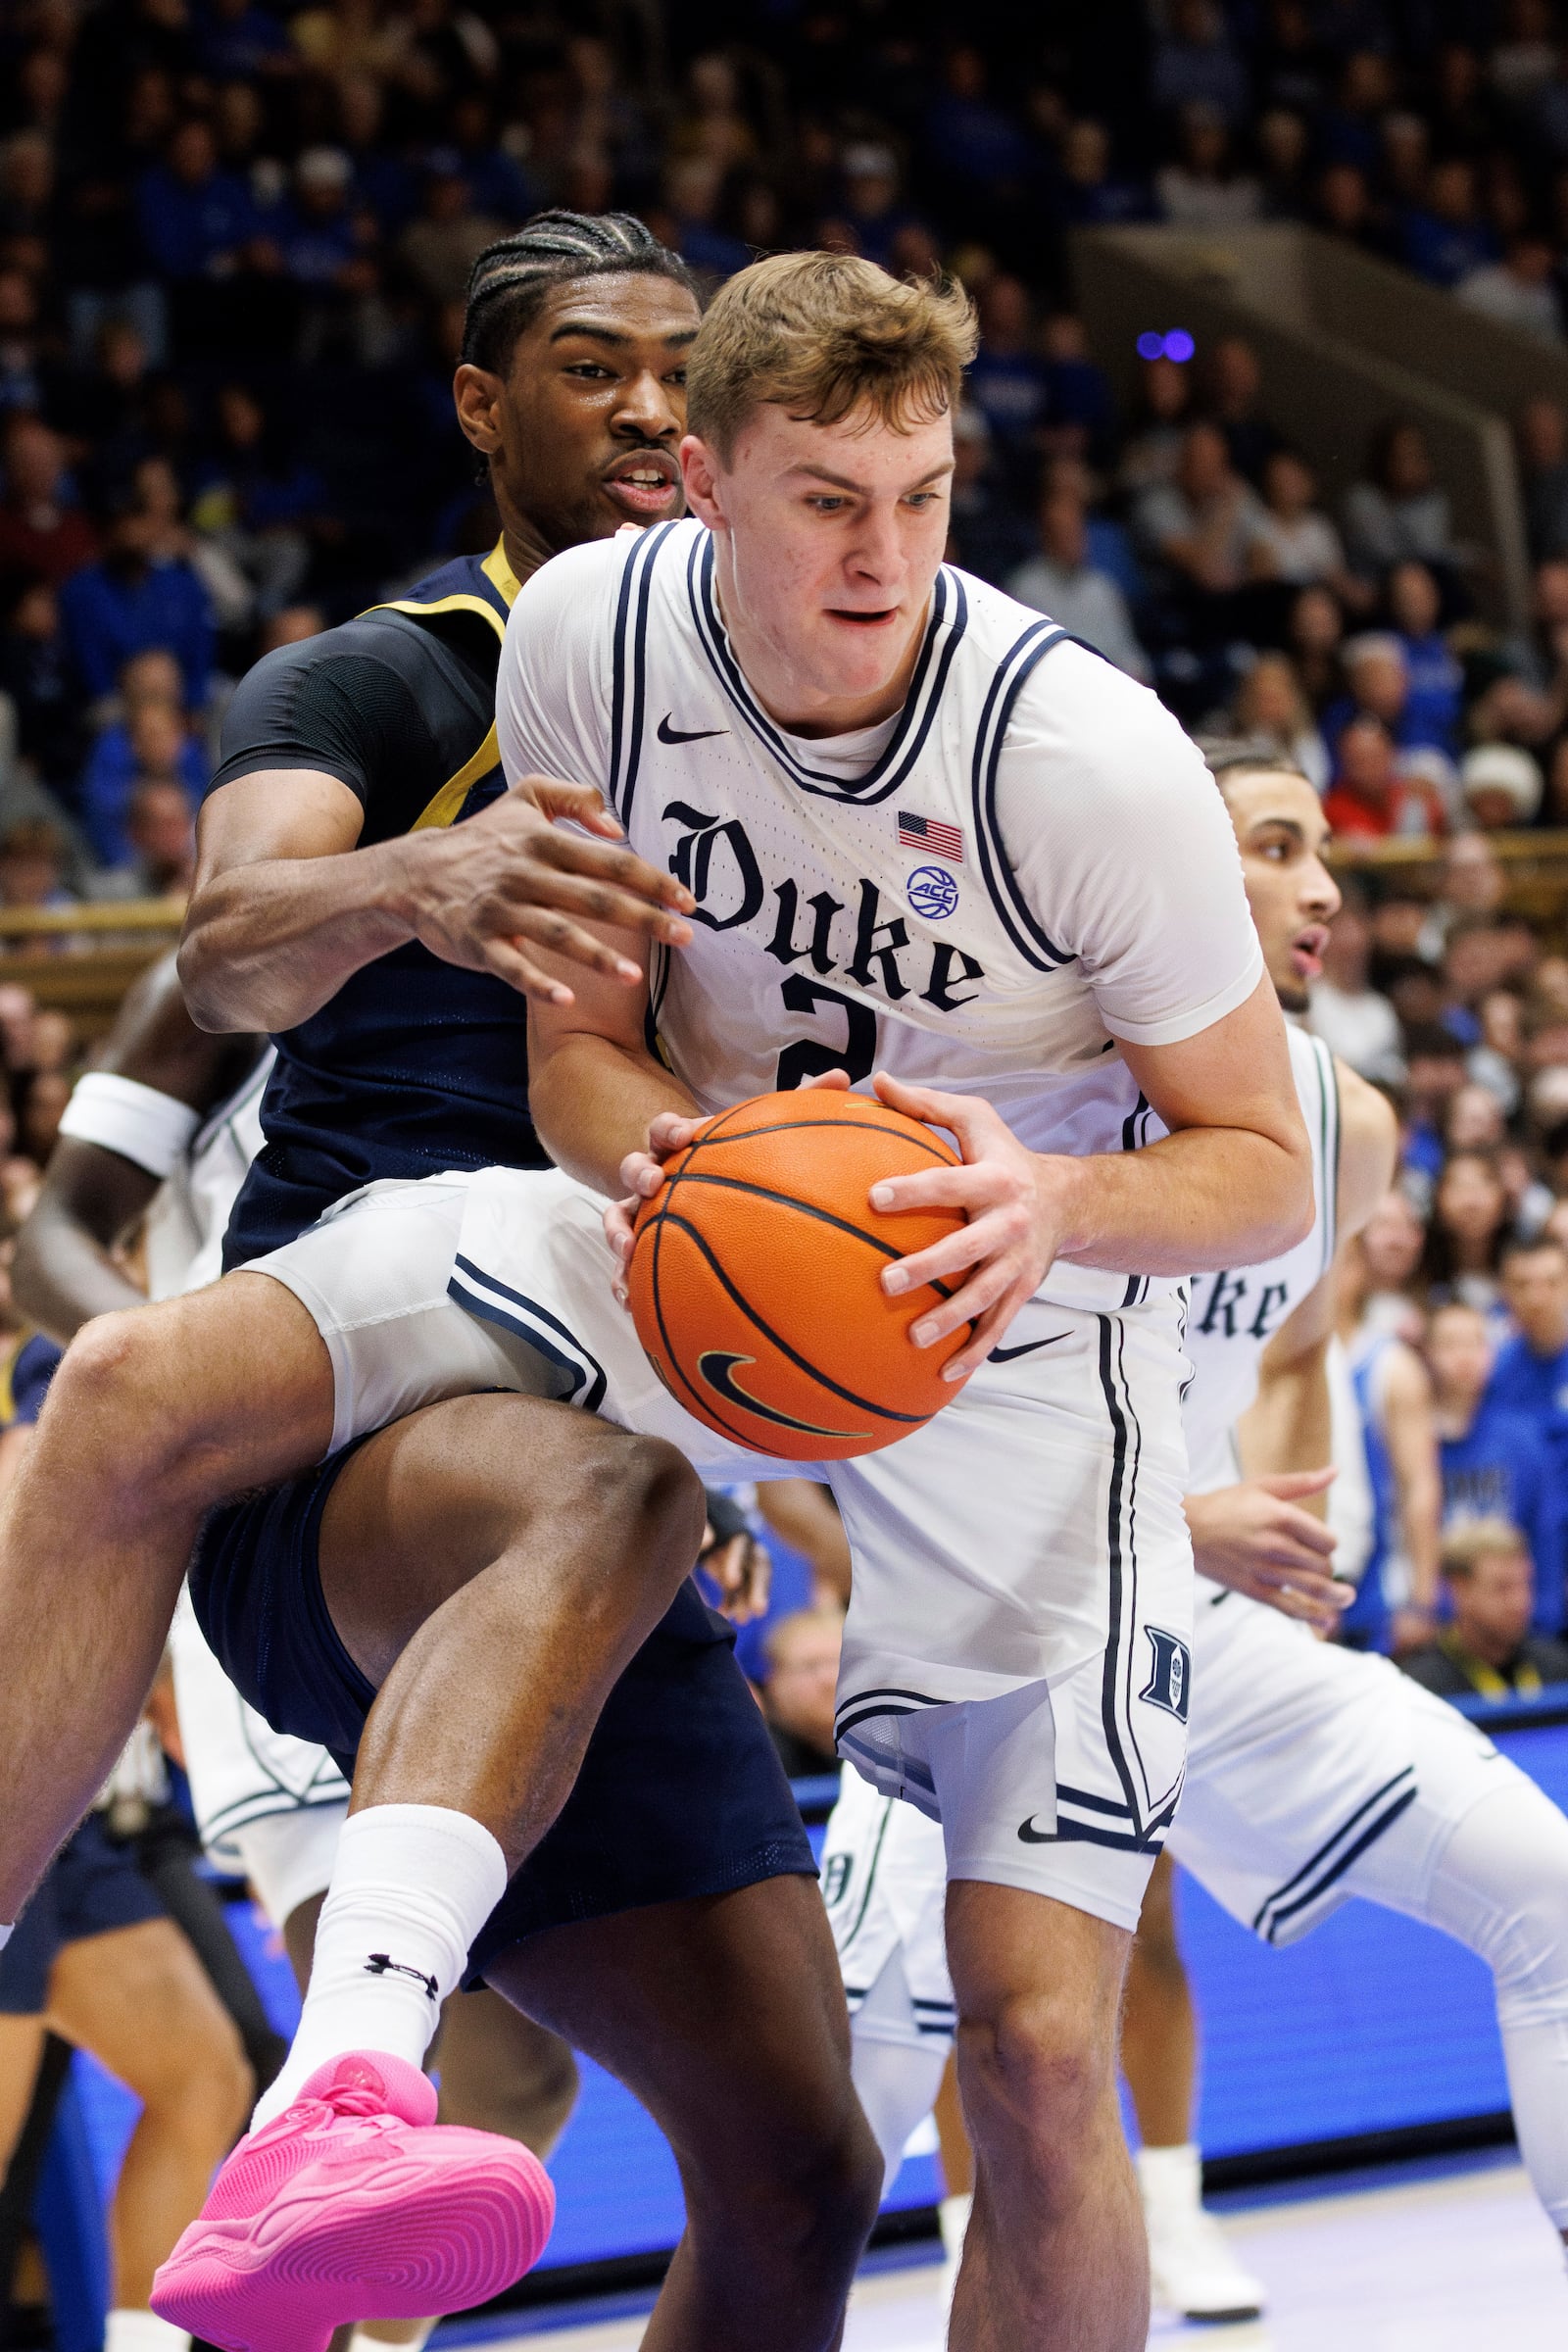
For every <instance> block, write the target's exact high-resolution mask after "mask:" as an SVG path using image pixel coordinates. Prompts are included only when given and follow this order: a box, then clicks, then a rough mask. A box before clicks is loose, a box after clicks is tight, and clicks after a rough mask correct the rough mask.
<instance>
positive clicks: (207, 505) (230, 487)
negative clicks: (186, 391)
mask: <svg viewBox="0 0 1568 2352" xmlns="http://www.w3.org/2000/svg"><path fill="white" fill-rule="evenodd" d="M217 410H218V448H217V450H216V452H215V454H214V456H213V458H212V459H211V460H210V461H209V463H208V465H207V466H206V467H205V468H204V470H203V478H202V482H201V486H200V489H199V491H198V494H197V497H196V500H195V503H194V505H193V507H192V510H191V520H192V523H193V524H194V526H195V527H196V529H197V531H198V532H199V533H200V534H201V536H202V537H203V538H205V539H206V540H207V541H208V542H209V543H210V544H212V545H215V546H217V547H218V548H220V549H221V550H222V552H223V553H224V554H225V555H226V556H227V557H228V558H229V560H230V561H231V562H232V563H233V564H235V565H236V566H237V567H238V569H239V570H240V571H241V572H242V573H243V574H244V576H245V578H246V579H247V580H248V581H249V582H250V584H251V586H252V588H253V589H254V591H255V594H254V603H253V609H254V612H255V614H256V617H257V618H258V619H259V620H268V619H270V617H271V616H272V614H273V613H279V612H281V611H282V610H283V608H284V607H285V606H286V605H288V604H289V603H290V602H291V601H292V599H293V598H294V597H295V596H296V595H297V593H298V591H299V589H300V588H301V586H302V585H303V583H304V580H305V577H306V574H307V573H308V571H309V570H310V565H311V552H312V551H311V537H310V533H311V531H312V528H313V527H314V526H315V525H317V524H318V523H319V520H320V519H321V518H322V516H323V515H324V511H325V508H326V505H327V495H328V494H327V489H326V484H325V482H324V480H323V479H322V477H321V475H320V473H319V472H318V470H317V469H316V468H315V467H314V466H307V465H306V464H304V463H303V461H302V460H301V459H299V458H298V457H297V456H296V457H291V456H289V455H288V454H286V444H284V443H283V442H282V441H281V437H280V436H279V435H277V434H276V433H275V432H273V431H272V430H271V429H270V421H269V417H268V414H267V411H266V410H265V409H264V407H263V406H262V403H261V402H260V400H258V399H257V397H256V395H255V394H254V393H253V392H252V391H251V390H250V388H249V387H248V386H247V385H244V384H237V383H231V384H225V385H223V386H222V388H221V391H220V392H219V395H218V401H217Z"/></svg>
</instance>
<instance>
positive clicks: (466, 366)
mask: <svg viewBox="0 0 1568 2352" xmlns="http://www.w3.org/2000/svg"><path fill="white" fill-rule="evenodd" d="M501 391H502V385H501V378H500V376H499V375H492V374H491V373H490V370H489V369H488V368H475V367H474V366H472V364H471V363H470V362H469V361H467V360H465V361H464V362H463V365H462V366H461V367H460V368H459V369H458V372H457V374H456V375H455V376H454V377H453V379H452V399H453V404H454V406H455V407H456V409H457V412H458V422H459V424H461V425H462V427H463V429H464V432H465V433H466V435H467V437H468V439H469V440H470V441H471V442H472V443H473V446H474V448H475V449H477V450H481V451H482V452H483V453H484V455H485V456H486V457H487V458H493V457H494V456H495V454H496V452H497V450H499V448H500V447H501V417H500V405H501Z"/></svg>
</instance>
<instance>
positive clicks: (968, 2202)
mask: <svg viewBox="0 0 1568 2352" xmlns="http://www.w3.org/2000/svg"><path fill="white" fill-rule="evenodd" d="M973 2209H974V2199H973V2197H972V2196H963V2197H944V2198H943V2200H942V2202H941V2204H940V2205H939V2206H938V2207H937V2220H938V2222H939V2223H940V2225H941V2229H942V2251H943V2254H944V2255H945V2256H946V2258H947V2260H948V2261H949V2262H950V2263H951V2264H952V2265H953V2267H954V2269H955V2270H956V2268H957V2265H958V2257H959V2255H960V2254H961V2253H962V2252H963V2240H964V2235H965V2233H966V2231H967V2229H968V2228H969V2215H970V2213H971V2212H972V2211H973Z"/></svg>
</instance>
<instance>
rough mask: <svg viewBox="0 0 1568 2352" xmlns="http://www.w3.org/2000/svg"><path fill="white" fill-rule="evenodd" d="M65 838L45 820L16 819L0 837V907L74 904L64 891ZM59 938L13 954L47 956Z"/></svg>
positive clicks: (31, 944)
mask: <svg viewBox="0 0 1568 2352" xmlns="http://www.w3.org/2000/svg"><path fill="white" fill-rule="evenodd" d="M66 855H67V852H66V838H65V835H64V834H63V833H62V832H61V831H60V829H59V827H58V826H57V825H52V824H50V823H49V821H48V819H47V818H46V817H39V816H25V817H19V818H18V819H17V820H16V822H15V823H13V824H10V825H7V827H6V829H5V831H4V832H3V833H0V907H72V906H73V905H74V904H75V902H74V900H73V898H72V895H71V893H70V891H69V890H68V889H67V888H66ZM64 944H65V943H64V940H63V939H61V938H58V937H56V938H40V939H37V940H29V941H27V942H25V944H23V945H22V946H21V947H20V948H19V949H18V950H17V951H16V952H17V953H20V954H21V955H24V956H27V955H47V954H49V953H50V952H51V951H52V950H54V949H57V948H59V947H61V946H63V945H64Z"/></svg>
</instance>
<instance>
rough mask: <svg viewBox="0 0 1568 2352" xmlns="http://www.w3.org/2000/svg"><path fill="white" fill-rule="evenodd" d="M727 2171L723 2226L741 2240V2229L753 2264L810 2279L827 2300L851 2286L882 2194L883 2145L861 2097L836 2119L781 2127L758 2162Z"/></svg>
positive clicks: (788, 2278)
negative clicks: (742, 2208) (738, 2204)
mask: <svg viewBox="0 0 1568 2352" xmlns="http://www.w3.org/2000/svg"><path fill="white" fill-rule="evenodd" d="M726 2172H727V2179H726V2182H725V2184H724V2187H723V2192H722V2193H723V2199H724V2203H725V2204H726V2206H727V2207H728V2209H729V2210H728V2215H727V2218H726V2222H725V2229H726V2232H727V2233H729V2234H730V2235H731V2237H732V2241H733V2242H734V2243H735V2244H736V2246H737V2247H738V2245H739V2242H740V2235H741V2233H742V2232H743V2231H744V2234H745V2237H746V2240H747V2254H746V2260H747V2264H748V2267H749V2268H751V2269H753V2270H757V2269H758V2268H760V2267H762V2268H765V2269H767V2270H770V2271H773V2272H776V2273H777V2274H778V2276H779V2278H780V2280H781V2281H782V2282H785V2283H787V2284H791V2285H793V2284H794V2283H796V2282H798V2281H800V2280H801V2279H804V2278H810V2279H813V2280H814V2281H815V2282H816V2283H817V2284H818V2285H819V2286H820V2287H821V2288H822V2289H823V2291H824V2293H825V2294H826V2295H827V2296H828V2298H829V2299H830V2300H831V2299H832V2298H833V2297H835V2296H836V2295H837V2294H838V2293H839V2292H840V2291H841V2290H842V2289H843V2288H847V2286H848V2284H849V2281H850V2278H852V2277H853V2275H854V2271H855V2267H856V2264H857V2263H858V2260H859V2258H860V2254H861V2251H862V2249H863V2247H864V2245H865V2241H866V2239H867V2237H869V2235H870V2233H871V2225H872V2223H873V2222H874V2221H875V2220H876V2216H877V2208H878V2206H879V2205H880V2203H881V2199H882V2180H883V2163H882V2152H881V2150H880V2149H879V2148H878V2146H877V2144H876V2139H875V2136H874V2134H873V2133H872V2131H871V2128H870V2126H869V2124H867V2122H866V2120H865V2117H864V2115H863V2114H862V2113H861V2111H860V2108H859V2105H858V2101H851V2102H848V2103H847V2104H845V2105H844V2106H843V2107H842V2109H841V2111H840V2112H839V2113H838V2115H837V2116H836V2117H835V2119H834V2121H833V2122H832V2123H823V2124H822V2125H821V2126H820V2127H818V2128H813V2127H811V2126H810V2125H806V2126H804V2127H803V2128H802V2129H800V2130H798V2131H794V2132H791V2133H788V2134H776V2135H775V2136H774V2137H773V2139H772V2140H771V2141H770V2143H769V2145H768V2146H767V2148H766V2150H765V2151H763V2152H761V2153H760V2156H759V2157H758V2159H757V2160H756V2161H755V2162H754V2163H752V2164H749V2165H748V2166H746V2167H744V2168H726ZM743 2183H744V2184H743ZM737 2195H739V2197H740V2198H741V2200H742V2201H743V2203H744V2206H745V2213H744V2214H742V2213H740V2212H738V2211H737V2210H736V2204H735V2200H736V2198H737ZM748 2221H749V2222H750V2224H751V2225H752V2226H751V2227H748Z"/></svg>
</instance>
